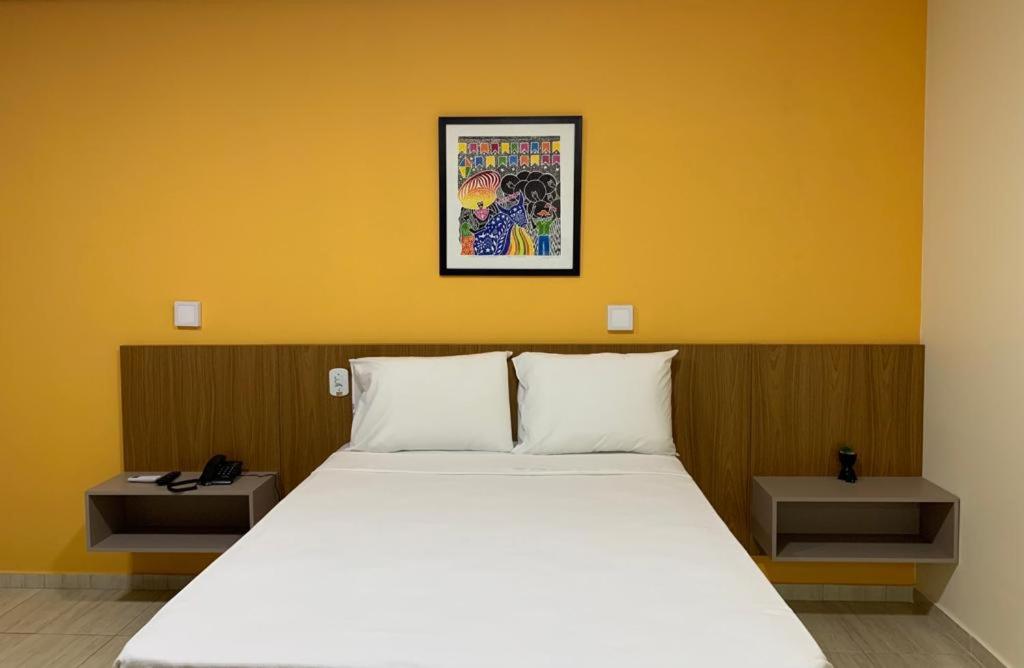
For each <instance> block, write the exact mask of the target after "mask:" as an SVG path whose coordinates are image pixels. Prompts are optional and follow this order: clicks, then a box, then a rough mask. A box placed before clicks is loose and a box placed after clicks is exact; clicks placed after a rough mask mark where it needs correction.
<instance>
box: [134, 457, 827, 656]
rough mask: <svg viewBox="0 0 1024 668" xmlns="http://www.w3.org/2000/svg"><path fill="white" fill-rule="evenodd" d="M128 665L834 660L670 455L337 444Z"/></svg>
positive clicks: (196, 584)
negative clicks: (379, 449)
mask: <svg viewBox="0 0 1024 668" xmlns="http://www.w3.org/2000/svg"><path fill="white" fill-rule="evenodd" d="M118 665H120V666H123V667H125V668H136V667H141V666H201V667H208V666H281V667H288V668H297V667H310V666H337V667H345V668H556V667H557V668H582V667H587V668H605V667H607V668H612V667H615V668H661V667H665V668H668V667H670V666H671V667H673V668H678V667H681V666H687V667H693V668H715V667H724V666H730V667H740V666H763V667H765V668H824V667H827V666H828V665H829V664H828V663H827V661H826V660H825V657H824V655H823V654H822V653H821V651H820V650H819V649H818V646H817V645H816V644H815V643H814V641H813V640H812V639H811V636H810V635H809V634H808V633H807V631H806V630H805V629H804V627H803V626H802V625H801V623H800V622H799V620H798V619H797V618H796V616H795V615H794V614H793V613H792V612H791V611H790V609H789V608H788V607H787V606H786V604H785V603H784V602H783V601H782V599H781V598H779V596H778V595H777V594H776V592H775V590H774V589H773V588H772V587H771V585H770V584H769V583H768V582H767V581H766V580H765V579H764V577H763V576H762V575H761V573H760V572H759V571H758V569H757V568H756V566H755V565H754V563H753V561H751V559H750V557H749V556H747V554H746V553H745V552H744V551H743V549H742V548H741V547H740V545H739V544H738V543H737V542H736V540H735V539H734V538H733V537H732V535H731V534H730V533H729V531H728V529H727V528H726V527H725V525H724V524H723V523H722V521H721V520H720V519H719V518H718V516H717V515H716V514H715V513H714V511H713V510H712V508H711V506H710V505H709V504H708V502H707V500H706V499H705V498H704V496H703V495H702V494H701V492H700V491H699V489H698V488H697V486H696V485H695V484H694V482H693V480H692V479H691V478H690V477H689V476H688V475H687V474H686V473H685V471H684V470H683V468H682V467H681V466H680V465H679V463H678V461H676V460H675V459H674V458H672V457H661V456H655V455H633V454H592V455H555V456H531V455H510V454H494V453H433V452H431V453H396V454H375V453H361V452H344V451H341V452H338V453H336V454H334V455H332V456H331V457H330V458H329V459H328V460H327V462H325V463H324V464H323V465H322V466H321V467H320V468H319V469H317V470H316V471H315V472H314V473H313V474H312V475H311V476H310V477H309V479H307V480H306V481H305V482H303V483H302V484H301V485H300V486H299V487H298V488H297V489H296V490H295V491H294V492H292V493H291V494H290V495H289V496H288V497H287V498H286V499H285V500H284V501H282V502H281V503H280V504H278V506H277V507H276V508H275V509H274V510H273V511H272V512H271V513H270V514H269V515H268V516H267V517H265V518H264V519H263V520H262V521H261V522H260V523H259V524H258V525H257V526H256V527H254V528H253V529H252V531H250V532H249V533H248V534H247V535H246V536H245V537H244V538H242V539H241V540H240V541H239V542H238V543H236V544H235V546H233V547H232V548H231V549H230V550H228V551H227V552H226V553H225V554H224V555H223V556H222V557H220V558H219V559H217V561H216V562H214V563H213V564H212V565H211V566H210V567H209V568H207V569H206V570H205V571H204V572H203V573H202V574H200V575H199V576H198V577H197V578H196V579H195V580H194V581H193V582H192V583H191V584H189V586H188V587H186V588H185V589H184V590H182V591H181V592H180V593H179V594H178V595H177V596H175V597H174V599H173V600H171V601H170V602H169V603H168V604H167V605H166V606H164V608H163V609H162V610H160V612H159V613H157V615H156V616H155V617H154V618H153V619H152V621H150V622H149V624H147V625H146V626H145V627H144V628H143V629H142V630H141V631H140V632H139V633H138V634H137V635H136V636H135V637H134V638H132V639H131V640H130V641H129V642H128V644H127V645H126V646H125V648H124V651H123V652H122V653H121V656H120V657H119V659H118Z"/></svg>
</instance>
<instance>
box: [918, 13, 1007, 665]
mask: <svg viewBox="0 0 1024 668" xmlns="http://www.w3.org/2000/svg"><path fill="white" fill-rule="evenodd" d="M926 96H927V101H926V109H925V128H926V129H925V187H924V193H925V203H924V267H923V283H922V290H923V294H922V333H921V336H922V340H923V342H924V343H925V345H926V346H927V363H926V368H925V445H924V473H925V475H926V476H927V477H929V478H931V479H932V480H934V481H935V482H937V483H939V484H941V485H943V486H945V487H947V488H948V489H950V490H951V491H953V492H954V493H956V494H958V495H959V496H960V497H961V502H962V506H963V509H962V512H963V515H962V522H961V529H962V534H961V541H960V549H961V557H960V564H959V565H958V566H957V567H956V568H955V569H952V568H938V567H928V568H922V569H920V575H919V577H920V581H921V588H922V590H923V591H924V592H925V593H926V594H927V595H928V596H929V597H930V598H932V600H935V601H937V602H938V603H939V606H940V607H941V608H942V609H943V610H945V611H946V612H947V613H948V614H949V615H950V616H952V617H953V618H954V619H956V620H957V621H958V622H960V624H961V625H962V626H964V627H965V628H966V629H968V630H969V631H970V632H971V633H972V634H973V635H974V636H975V637H977V638H978V639H979V640H981V641H982V642H983V643H984V644H985V645H986V646H988V648H989V649H990V650H992V651H993V652H994V653H995V654H996V655H997V656H999V657H1001V658H1002V659H1003V661H1004V662H1005V663H1007V664H1008V665H1011V666H1024V575H1022V573H1024V549H1022V547H1024V447H1022V446H1024V0H931V2H930V3H929V6H928V66H927V94H926Z"/></svg>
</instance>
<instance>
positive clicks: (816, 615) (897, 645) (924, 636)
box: [790, 601, 981, 668]
mask: <svg viewBox="0 0 1024 668" xmlns="http://www.w3.org/2000/svg"><path fill="white" fill-rule="evenodd" d="M790 606H791V607H792V608H793V610H795V611H796V613H797V615H798V616H799V617H800V619H801V620H802V621H803V623H804V625H805V626H807V629H808V630H809V631H810V632H811V635H812V636H814V639H815V640H817V641H818V645H820V646H821V649H822V650H824V652H825V654H826V655H827V656H828V658H829V661H831V662H832V665H833V666H834V667H835V668H890V667H892V668H959V667H961V666H967V667H970V668H977V667H978V666H980V665H981V664H980V663H978V662H977V661H976V660H975V659H974V658H973V657H972V656H971V655H970V654H969V653H968V650H967V648H966V647H964V646H963V645H961V644H960V643H959V642H957V641H956V639H954V638H953V637H952V636H949V635H947V634H946V633H944V632H943V631H942V629H941V628H940V626H939V625H938V624H937V623H936V622H935V621H934V620H933V619H932V618H930V617H929V616H928V614H927V612H928V608H927V606H926V605H923V604H916V603H882V602H877V603H875V602H863V603H860V602H858V603H845V602H838V601H792V602H790Z"/></svg>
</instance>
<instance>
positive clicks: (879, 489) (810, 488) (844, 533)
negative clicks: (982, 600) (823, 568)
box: [753, 477, 959, 563]
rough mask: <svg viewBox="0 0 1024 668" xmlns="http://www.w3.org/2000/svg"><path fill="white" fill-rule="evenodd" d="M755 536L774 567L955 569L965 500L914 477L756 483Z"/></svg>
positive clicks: (788, 479) (757, 480)
mask: <svg viewBox="0 0 1024 668" xmlns="http://www.w3.org/2000/svg"><path fill="white" fill-rule="evenodd" d="M753 504H754V505H753V520H754V522H753V531H754V538H755V540H756V541H757V543H758V544H759V545H760V546H761V547H762V548H763V549H764V550H765V552H767V553H768V554H769V556H771V558H772V559H774V560H776V561H844V562H904V563H905V562H917V563H952V562H955V561H956V560H957V543H958V523H959V499H957V498H956V497H955V496H953V495H952V494H949V493H948V492H946V491H945V490H943V489H942V488H940V487H938V486H936V485H934V484H932V483H930V482H928V481H927V480H924V479H922V478H912V477H905V478H901V477H892V478H862V479H861V480H860V481H858V482H857V483H855V484H852V485H851V484H848V483H844V482H842V481H838V480H835V479H833V478H819V477H757V478H755V479H754V488H753Z"/></svg>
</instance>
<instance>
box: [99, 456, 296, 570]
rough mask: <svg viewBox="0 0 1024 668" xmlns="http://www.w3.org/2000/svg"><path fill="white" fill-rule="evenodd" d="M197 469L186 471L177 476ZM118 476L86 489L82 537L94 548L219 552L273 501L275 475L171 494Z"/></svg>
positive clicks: (272, 504)
mask: <svg viewBox="0 0 1024 668" xmlns="http://www.w3.org/2000/svg"><path fill="white" fill-rule="evenodd" d="M195 475H197V474H190V473H185V474H183V475H182V478H183V479H184V478H186V477H195ZM125 477H126V476H125V475H120V476H117V477H115V478H112V479H111V480H108V481H107V482H105V483H103V484H101V485H97V486H96V487H93V488H92V489H90V490H89V491H88V492H86V499H85V509H86V542H87V547H88V549H89V550H92V551H96V552H213V553H218V552H223V551H225V550H226V549H228V548H229V547H231V545H232V544H233V543H234V542H235V541H237V540H238V539H239V538H241V537H242V536H243V535H244V534H245V532H246V531H248V530H249V529H250V528H251V527H252V525H253V524H255V523H256V522H257V521H258V520H259V519H260V518H262V517H263V515H265V514H266V513H267V512H268V511H269V510H270V509H271V508H272V507H273V506H274V504H275V503H276V502H277V499H278V495H277V485H276V476H273V475H270V476H266V477H249V476H246V477H242V478H238V479H237V480H235V482H234V483H233V484H231V485H210V486H207V487H200V488H199V489H197V490H194V491H189V492H183V493H180V494H174V493H171V492H168V491H167V490H166V488H162V487H157V486H155V485H151V484H139V483H129V482H127V481H126V480H125Z"/></svg>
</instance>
